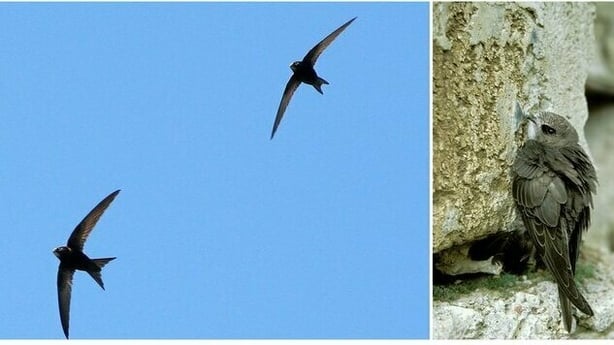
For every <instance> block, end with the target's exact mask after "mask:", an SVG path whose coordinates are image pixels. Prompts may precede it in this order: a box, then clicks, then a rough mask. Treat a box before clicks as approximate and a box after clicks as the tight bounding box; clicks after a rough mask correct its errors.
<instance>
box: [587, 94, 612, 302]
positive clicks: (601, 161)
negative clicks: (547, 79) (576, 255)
mask: <svg viewBox="0 0 614 345" xmlns="http://www.w3.org/2000/svg"><path fill="white" fill-rule="evenodd" d="M585 131H586V137H587V140H588V144H589V146H590V148H591V152H592V154H593V158H594V164H595V168H596V169H597V178H598V179H599V185H598V186H597V195H596V196H595V198H594V205H595V208H594V210H593V213H592V221H591V227H590V229H589V231H588V233H587V234H586V236H585V242H587V243H590V244H591V245H592V246H595V247H600V246H601V247H603V249H604V250H609V251H613V250H614V212H612V207H613V205H614V102H612V103H611V104H603V105H600V106H598V107H595V108H594V109H593V108H591V115H590V117H589V120H588V122H587V123H586V128H585ZM613 264H614V263H613ZM613 298H614V296H613Z"/></svg>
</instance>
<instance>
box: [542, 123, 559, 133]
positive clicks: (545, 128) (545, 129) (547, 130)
mask: <svg viewBox="0 0 614 345" xmlns="http://www.w3.org/2000/svg"><path fill="white" fill-rule="evenodd" d="M542 132H544V134H548V135H553V134H556V130H555V129H554V128H552V127H550V126H548V125H542Z"/></svg>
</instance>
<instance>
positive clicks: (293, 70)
mask: <svg viewBox="0 0 614 345" xmlns="http://www.w3.org/2000/svg"><path fill="white" fill-rule="evenodd" d="M300 64H301V62H300V61H294V62H293V63H292V64H291V65H290V69H291V70H292V72H296V70H297V69H298V66H299V65H300Z"/></svg>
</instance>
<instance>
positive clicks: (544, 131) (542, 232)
mask: <svg viewBox="0 0 614 345" xmlns="http://www.w3.org/2000/svg"><path fill="white" fill-rule="evenodd" d="M517 107H518V106H517ZM518 110H520V108H519V107H518ZM524 117H525V118H527V119H528V135H527V136H528V139H527V140H526V141H525V143H524V145H523V146H522V147H521V148H520V149H519V150H518V154H517V156H516V159H515V161H514V165H513V167H512V194H513V197H514V200H515V201H516V208H517V211H518V213H519V214H520V216H521V217H522V221H523V223H524V225H525V227H526V230H527V231H528V233H529V237H530V238H531V240H532V241H533V244H534V245H535V248H536V251H537V253H538V254H539V256H540V257H541V259H542V260H543V262H544V264H545V265H546V267H547V268H548V270H549V271H550V272H551V273H552V275H553V276H554V279H555V281H556V283H557V285H558V290H559V302H560V305H561V314H562V316H563V321H564V325H565V329H566V330H567V331H568V332H570V331H571V329H572V308H573V307H572V306H571V304H573V305H574V306H576V307H577V308H578V309H580V311H582V312H583V313H584V314H587V315H590V316H592V315H593V310H592V309H591V307H590V305H589V304H588V302H587V301H586V299H585V298H584V296H582V294H581V293H580V291H579V290H578V287H577V286H576V283H575V281H574V275H575V272H576V261H577V260H578V254H579V253H580V244H581V242H582V233H583V232H584V231H585V230H587V229H588V226H589V224H590V212H591V207H592V203H593V198H592V194H593V193H595V191H596V183H597V176H596V173H595V168H594V167H593V164H592V163H591V160H590V158H589V157H588V155H587V154H586V152H584V150H583V149H582V147H581V146H580V145H579V144H578V133H577V132H576V130H575V129H574V128H573V127H572V125H571V124H570V123H569V122H568V121H567V120H566V119H565V118H564V117H562V116H560V115H557V114H554V113H550V112H542V113H539V114H538V115H537V116H527V115H524ZM570 302H571V304H570Z"/></svg>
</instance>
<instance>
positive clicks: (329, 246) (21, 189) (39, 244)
mask: <svg viewBox="0 0 614 345" xmlns="http://www.w3.org/2000/svg"><path fill="white" fill-rule="evenodd" d="M354 16H358V19H357V20H356V21H355V22H354V23H353V24H352V25H351V26H349V27H348V28H347V30H346V31H345V32H343V33H342V34H341V35H340V36H339V37H338V38H337V40H336V41H335V42H333V44H332V45H331V46H330V47H329V48H328V49H327V50H326V51H325V52H324V53H323V54H322V55H321V57H320V59H319V61H318V63H317V65H316V68H317V71H318V73H319V74H320V75H321V76H322V77H323V78H325V79H326V80H328V81H329V82H330V85H326V86H324V95H320V94H318V93H317V92H316V91H315V90H314V89H313V88H312V87H311V86H305V85H302V86H301V87H299V89H298V90H297V92H296V93H295V95H294V98H293V100H292V102H291V103H290V106H289V107H288V109H287V112H286V116H285V118H284V119H283V121H282V123H281V126H280V128H279V130H278V132H277V134H276V136H275V138H274V139H273V140H272V141H271V140H269V135H270V131H271V127H272V124H273V119H274V116H275V112H276V110H277V106H278V104H279V101H280V99H281V94H282V91H283V88H284V86H285V84H286V81H287V80H288V78H289V77H290V75H291V70H290V69H289V67H288V66H289V65H290V63H291V62H292V61H295V60H300V59H302V57H303V56H304V55H305V53H306V52H307V51H308V50H309V49H310V48H311V47H312V46H313V45H315V44H316V43H317V42H318V41H320V40H321V39H322V38H324V37H325V36H326V35H328V34H329V33H330V32H332V31H333V30H334V29H336V28H337V27H338V26H340V25H341V24H343V23H344V22H346V21H347V20H348V19H350V18H352V17H354ZM428 32H429V30H428V4H426V3H422V4H420V3H335V4H327V3H308V4H307V3H296V4H266V3H253V4H245V3H231V4H214V3H176V4H161V3H154V4H144V3H136V4H118V3H113V4H40V3H39V4H6V3H3V4H0V118H1V119H2V121H1V124H0V149H1V157H2V168H1V169H0V181H1V184H2V193H1V196H0V219H1V221H2V224H3V226H2V227H3V229H4V231H3V236H2V237H3V239H2V241H0V252H1V253H2V258H3V259H2V261H3V263H2V265H1V266H0V275H1V276H2V277H3V278H2V279H1V280H0V296H1V297H0V298H1V299H2V310H3V312H2V313H0V337H1V338H63V334H62V330H61V327H60V321H59V316H58V307H57V299H56V274H57V266H58V260H57V259H56V258H55V257H54V256H53V254H52V252H51V251H52V249H53V248H54V247H56V246H59V245H63V244H64V243H65V242H66V240H67V238H68V236H69V234H70V233H71V231H72V230H73V228H74V226H75V225H76V224H77V223H78V222H79V221H80V220H81V219H82V218H83V217H84V216H85V215H86V214H87V213H88V212H89V211H90V209H91V208H92V207H94V205H96V204H97V203H98V202H99V201H100V200H102V198H104V197H105V196H106V195H107V194H109V193H111V192H112V191H113V190H115V189H118V188H121V189H122V192H121V193H120V194H119V196H118V197H117V199H116V200H115V202H114V203H113V204H112V205H111V206H110V207H109V209H108V210H107V212H106V213H105V214H104V215H103V217H102V218H101V220H100V222H99V223H98V225H97V227H96V228H95V229H94V231H93V233H92V235H91V236H90V238H89V241H88V242H87V243H86V246H85V252H86V253H87V254H88V255H89V256H90V257H94V258H95V257H106V256H117V257H118V258H117V260H115V261H113V262H111V263H110V264H109V265H108V266H106V267H105V269H104V271H103V278H104V281H105V285H106V289H107V290H106V291H102V290H101V289H100V288H99V287H98V286H97V285H96V284H95V282H94V281H93V280H92V279H91V278H90V277H89V276H88V275H87V274H86V273H84V272H77V273H76V274H75V280H74V284H73V299H72V310H71V337H73V338H227V337H231V338H279V337H283V338H363V337H364V338H373V337H376V338H406V337H410V338H425V337H428V327H429V322H428V315H429V313H428V306H429V303H428V301H429V298H430V296H429V291H428V290H429V288H428V287H429V281H428V276H429V275H428V273H429V270H428V257H429V254H428V253H429V250H428V238H429V236H428V200H429V198H428V196H429V195H428V185H429V177H428V160H429V158H428V157H429V155H428V133H429V130H428V109H429V103H428V95H429V93H428V81H429V71H428V65H429V64H428V63H429V58H428V56H429V54H428V43H429V39H428Z"/></svg>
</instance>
